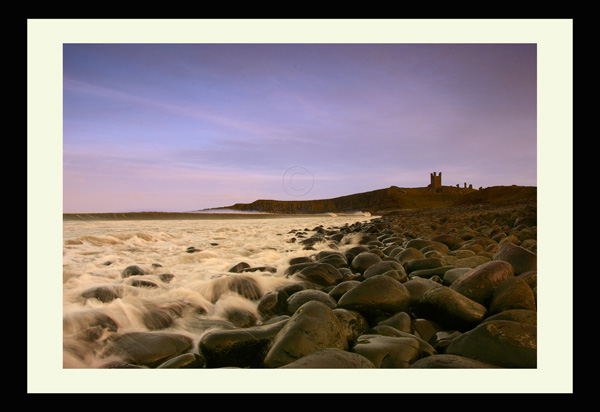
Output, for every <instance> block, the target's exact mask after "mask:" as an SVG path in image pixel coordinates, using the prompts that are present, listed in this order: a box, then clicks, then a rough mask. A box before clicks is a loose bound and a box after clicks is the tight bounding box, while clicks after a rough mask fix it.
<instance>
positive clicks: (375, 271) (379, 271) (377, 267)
mask: <svg viewBox="0 0 600 412" xmlns="http://www.w3.org/2000/svg"><path fill="white" fill-rule="evenodd" d="M390 271H395V272H397V273H396V274H395V275H393V274H388V272H390ZM383 274H387V275H388V276H392V277H394V278H395V279H396V280H398V281H400V282H403V281H406V280H407V279H408V278H407V276H406V271H405V270H404V266H402V264H401V263H399V262H396V261H394V260H384V261H382V262H379V263H375V264H374V265H371V266H370V267H369V268H368V269H367V270H366V271H365V272H364V273H363V278H364V279H367V278H370V277H372V276H377V275H383Z"/></svg>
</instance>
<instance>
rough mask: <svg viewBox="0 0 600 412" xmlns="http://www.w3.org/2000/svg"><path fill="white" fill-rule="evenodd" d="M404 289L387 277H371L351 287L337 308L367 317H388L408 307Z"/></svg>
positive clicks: (406, 290)
mask: <svg viewBox="0 0 600 412" xmlns="http://www.w3.org/2000/svg"><path fill="white" fill-rule="evenodd" d="M410 299H411V296H410V293H409V291H408V289H406V287H404V285H403V284H402V283H400V282H398V281H397V280H395V279H392V278H391V277H389V276H373V277H371V278H368V279H365V280H364V281H362V282H361V283H360V284H359V285H357V286H355V287H353V288H352V289H350V290H349V291H348V292H346V293H345V294H344V295H342V297H341V298H340V299H339V301H338V304H337V307H339V308H342V309H349V310H355V311H357V312H360V313H362V314H364V315H367V316H370V315H372V316H390V315H393V314H394V313H396V312H406V311H407V310H408V308H409V306H410Z"/></svg>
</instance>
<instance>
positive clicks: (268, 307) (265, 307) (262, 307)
mask: <svg viewBox="0 0 600 412" xmlns="http://www.w3.org/2000/svg"><path fill="white" fill-rule="evenodd" d="M278 297H279V292H268V293H266V294H265V295H263V297H262V298H261V299H260V301H259V302H258V304H257V306H256V310H257V311H258V314H259V315H260V316H261V317H262V318H263V319H268V318H271V317H273V316H277V315H280V314H282V313H284V311H285V302H281V301H280V300H279V299H278Z"/></svg>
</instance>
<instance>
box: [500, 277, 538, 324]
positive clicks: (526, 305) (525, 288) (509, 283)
mask: <svg viewBox="0 0 600 412" xmlns="http://www.w3.org/2000/svg"><path fill="white" fill-rule="evenodd" d="M510 309H527V310H531V311H535V310H536V300H535V296H534V294H533V290H532V289H531V288H530V287H529V285H528V284H527V282H526V281H524V280H523V279H521V278H518V277H514V276H513V277H511V278H508V279H505V280H504V281H502V283H500V285H499V286H498V288H497V289H496V290H495V292H494V296H493V297H492V299H491V302H490V305H489V313H488V315H495V314H497V313H500V312H503V311H506V310H510Z"/></svg>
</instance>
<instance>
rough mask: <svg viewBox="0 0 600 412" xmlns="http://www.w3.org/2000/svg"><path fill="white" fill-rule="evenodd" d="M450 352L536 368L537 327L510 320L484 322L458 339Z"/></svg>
mask: <svg viewBox="0 0 600 412" xmlns="http://www.w3.org/2000/svg"><path fill="white" fill-rule="evenodd" d="M446 353H447V354H454V355H459V356H464V357H466V358H471V359H475V360H478V361H481V362H486V363H491V364H493V365H498V366H500V367H503V368H535V367H537V327H536V326H533V325H529V324H524V323H519V322H513V321H509V320H495V321H489V322H483V323H482V324H480V325H479V326H477V327H476V328H474V329H473V330H470V331H468V332H465V333H463V334H462V335H460V336H459V337H457V338H456V339H454V340H453V341H452V342H451V343H450V345H448V348H447V349H446Z"/></svg>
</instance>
